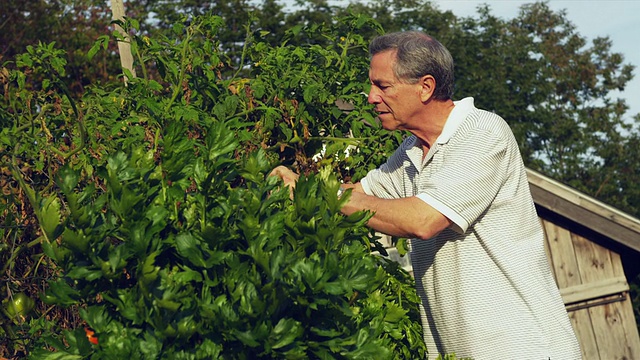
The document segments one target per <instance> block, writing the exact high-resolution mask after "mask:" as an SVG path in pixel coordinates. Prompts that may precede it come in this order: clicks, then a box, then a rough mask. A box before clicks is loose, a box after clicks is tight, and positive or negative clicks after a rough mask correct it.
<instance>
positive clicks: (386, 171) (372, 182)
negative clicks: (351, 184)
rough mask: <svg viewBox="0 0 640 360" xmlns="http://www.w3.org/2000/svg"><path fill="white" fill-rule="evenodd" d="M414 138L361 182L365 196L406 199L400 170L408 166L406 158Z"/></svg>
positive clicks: (404, 143)
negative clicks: (407, 150)
mask: <svg viewBox="0 0 640 360" xmlns="http://www.w3.org/2000/svg"><path fill="white" fill-rule="evenodd" d="M415 141H416V138H415V137H414V136H411V137H409V138H407V139H405V140H404V141H403V142H402V144H401V145H400V146H399V147H398V149H396V151H395V152H394V153H393V154H392V155H391V156H390V157H389V158H388V159H387V162H385V163H384V164H382V166H380V167H379V168H377V169H373V170H371V171H369V173H367V175H366V176H365V177H364V178H362V180H360V184H361V185H362V189H363V190H364V192H365V194H367V195H372V196H376V197H379V198H381V199H397V198H402V197H406V196H407V194H405V191H404V190H403V189H404V185H403V180H402V176H401V174H402V173H403V172H402V171H401V170H400V169H401V168H403V167H406V166H407V165H408V164H407V162H406V158H405V156H404V154H405V152H406V149H407V148H408V147H411V146H413V145H412V144H414V143H415Z"/></svg>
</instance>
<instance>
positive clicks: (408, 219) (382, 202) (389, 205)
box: [342, 184, 451, 239]
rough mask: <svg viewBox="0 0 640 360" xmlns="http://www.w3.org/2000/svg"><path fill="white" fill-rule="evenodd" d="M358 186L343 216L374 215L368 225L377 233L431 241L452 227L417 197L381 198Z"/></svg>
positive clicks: (438, 213) (343, 211) (445, 219)
mask: <svg viewBox="0 0 640 360" xmlns="http://www.w3.org/2000/svg"><path fill="white" fill-rule="evenodd" d="M358 185H359V184H357V185H355V186H354V188H353V191H352V193H351V197H350V198H349V202H348V203H347V204H346V205H345V206H344V207H343V208H342V213H343V214H345V215H350V214H352V213H354V212H356V211H360V210H368V211H371V212H373V213H374V215H373V217H372V218H371V219H370V220H369V222H368V223H367V225H368V226H369V227H371V228H372V229H374V230H376V231H379V232H381V233H384V234H387V235H392V236H398V237H406V238H420V239H429V238H431V237H433V236H435V235H436V234H438V233H439V232H440V231H442V230H444V229H446V228H447V227H448V226H449V225H450V224H451V222H450V221H449V219H447V218H446V217H445V216H444V215H442V214H441V213H440V212H438V211H437V210H435V209H434V208H433V207H431V206H429V205H428V204H427V203H425V202H424V201H422V200H420V199H418V198H417V197H408V198H402V199H381V198H378V197H375V196H371V195H367V194H365V193H364V192H363V191H362V187H361V186H358ZM349 187H351V186H349Z"/></svg>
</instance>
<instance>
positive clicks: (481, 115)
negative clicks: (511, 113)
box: [463, 108, 512, 134]
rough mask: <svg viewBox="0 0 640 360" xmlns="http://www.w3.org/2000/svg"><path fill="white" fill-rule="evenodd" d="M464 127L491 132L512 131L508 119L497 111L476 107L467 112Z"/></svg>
mask: <svg viewBox="0 0 640 360" xmlns="http://www.w3.org/2000/svg"><path fill="white" fill-rule="evenodd" d="M463 127H466V128H467V129H468V130H472V129H477V130H486V131H489V132H491V133H499V134H501V133H505V132H506V133H509V134H510V133H512V131H511V127H510V126H509V124H508V123H507V121H506V120H505V119H504V118H503V117H502V116H500V115H498V114H496V113H495V112H492V111H488V110H484V109H478V108H474V109H473V110H472V111H470V112H469V113H468V114H467V117H466V119H465V121H464V123H463Z"/></svg>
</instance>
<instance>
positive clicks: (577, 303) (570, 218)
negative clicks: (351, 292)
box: [385, 170, 640, 360]
mask: <svg viewBox="0 0 640 360" xmlns="http://www.w3.org/2000/svg"><path fill="white" fill-rule="evenodd" d="M527 175H528V177H529V184H530V186H531V193H532V196H533V200H534V203H535V205H536V209H537V211H538V215H539V218H540V221H541V223H542V226H543V228H544V231H545V235H546V243H545V246H546V249H547V255H548V256H549V262H550V264H551V266H552V269H553V272H554V275H555V278H556V282H557V283H558V287H559V289H560V293H561V294H562V297H563V299H564V303H565V306H566V308H567V311H568V314H569V317H570V319H571V323H572V325H573V327H574V330H575V332H576V335H577V336H578V340H579V342H580V346H581V349H582V355H583V359H584V360H596V359H597V360H612V359H626V360H634V359H640V336H639V335H638V326H637V325H636V321H635V317H634V314H633V307H632V304H631V298H630V296H629V284H628V282H627V279H626V277H625V273H624V269H623V266H622V260H621V255H624V256H626V257H627V258H631V259H634V257H635V258H636V259H637V261H639V262H640V220H639V219H636V218H634V217H631V216H629V215H628V214H625V213H623V212H621V211H619V210H616V209H615V208H612V207H611V206H608V205H606V204H604V203H602V202H600V201H598V200H595V199H593V198H591V197H589V196H587V195H585V194H582V193H580V192H578V191H576V190H575V189H572V188H570V187H568V186H566V185H563V184H561V183H559V182H557V181H554V180H552V179H550V178H548V177H546V176H544V175H542V174H540V173H538V172H535V171H532V170H527ZM385 241H388V239H385ZM387 244H388V243H387ZM389 245H390V244H389ZM388 252H389V255H390V256H391V257H392V258H394V259H395V260H397V261H399V262H400V263H401V264H402V266H403V267H404V268H405V269H406V270H408V271H410V272H411V261H410V259H409V258H408V256H405V257H399V256H398V255H397V252H396V251H395V249H393V248H389V249H388Z"/></svg>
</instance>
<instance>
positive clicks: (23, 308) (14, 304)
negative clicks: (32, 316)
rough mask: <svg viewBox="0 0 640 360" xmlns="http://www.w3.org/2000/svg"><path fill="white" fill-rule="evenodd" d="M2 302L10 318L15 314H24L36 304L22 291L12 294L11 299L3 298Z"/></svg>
mask: <svg viewBox="0 0 640 360" xmlns="http://www.w3.org/2000/svg"><path fill="white" fill-rule="evenodd" d="M2 303H3V305H4V309H5V311H6V312H7V314H8V315H9V317H10V318H12V319H13V318H15V317H16V316H22V317H24V316H26V315H27V314H29V312H31V310H33V307H34V306H35V304H36V302H35V301H33V299H31V298H30V297H28V296H27V295H26V294H24V293H18V294H14V295H13V298H12V299H11V298H10V299H5V300H4V301H3V302H2Z"/></svg>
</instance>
